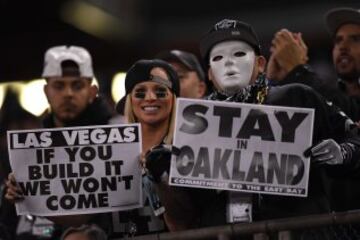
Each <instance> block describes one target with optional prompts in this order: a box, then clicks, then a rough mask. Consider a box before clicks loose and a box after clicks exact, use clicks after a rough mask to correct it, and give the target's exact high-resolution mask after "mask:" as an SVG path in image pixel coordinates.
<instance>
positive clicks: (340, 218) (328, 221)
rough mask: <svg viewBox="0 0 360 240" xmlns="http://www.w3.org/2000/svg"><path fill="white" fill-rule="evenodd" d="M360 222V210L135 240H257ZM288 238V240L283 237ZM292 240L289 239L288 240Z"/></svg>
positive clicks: (147, 236)
mask: <svg viewBox="0 0 360 240" xmlns="http://www.w3.org/2000/svg"><path fill="white" fill-rule="evenodd" d="M349 223H360V210H354V211H347V212H338V213H331V214H319V215H308V216H300V217H292V218H283V219H276V220H268V221H259V222H253V223H238V224H231V225H224V226H217V227H207V228H199V229H192V230H186V231H179V232H172V233H160V234H152V235H144V236H137V237H134V238H132V239H134V240H180V239H181V240H200V239H201V240H202V239H207V240H209V239H218V240H228V239H231V238H233V237H239V236H249V235H253V236H254V239H256V240H258V239H268V238H267V235H268V234H272V233H276V232H280V233H281V232H282V233H285V235H286V233H287V232H289V231H292V230H299V229H307V228H316V227H324V226H329V225H339V224H349ZM283 239H286V238H283ZM288 239H289V238H288Z"/></svg>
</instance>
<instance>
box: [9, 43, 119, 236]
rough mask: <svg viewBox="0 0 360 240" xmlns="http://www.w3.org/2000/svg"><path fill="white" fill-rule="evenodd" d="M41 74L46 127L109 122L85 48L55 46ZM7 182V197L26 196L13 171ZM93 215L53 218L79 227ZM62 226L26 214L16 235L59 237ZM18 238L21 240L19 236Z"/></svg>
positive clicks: (49, 52)
mask: <svg viewBox="0 0 360 240" xmlns="http://www.w3.org/2000/svg"><path fill="white" fill-rule="evenodd" d="M42 77H43V78H45V80H46V85H45V87H44V92H45V95H46V98H47V100H48V102H49V105H50V109H49V112H48V114H47V115H46V116H45V117H44V120H43V126H44V127H45V128H56V127H72V126H88V125H104V124H107V123H108V121H109V119H110V118H111V116H112V114H111V111H110V108H109V106H108V105H106V103H105V101H104V100H102V98H101V97H99V96H98V88H97V87H96V86H95V85H93V77H94V72H93V68H92V60H91V55H90V54H89V52H88V51H87V50H86V49H85V48H82V47H78V46H69V47H68V46H56V47H52V48H50V49H48V50H47V52H46V53H45V59H44V69H43V74H42ZM6 185H7V191H6V194H5V198H6V199H8V200H10V201H11V202H13V201H16V200H21V199H22V198H23V196H22V194H21V192H19V191H20V190H19V189H17V187H16V186H15V185H16V182H15V178H14V176H13V174H12V173H11V174H10V175H9V178H8V180H7V183H6ZM14 190H15V191H14ZM2 207H4V206H2ZM91 218H92V215H81V216H79V215H75V216H63V217H59V218H53V219H52V220H54V221H55V222H56V223H58V224H61V225H65V226H68V225H73V226H77V225H79V224H81V223H83V222H86V221H88V220H90V219H91ZM61 228H62V227H60V225H54V224H53V223H52V222H51V221H48V220H47V219H45V218H42V217H35V216H30V215H26V216H21V218H20V220H19V223H18V227H17V235H23V237H30V236H31V237H38V238H39V237H40V238H45V239H46V238H58V237H59V234H60V233H61ZM18 238H19V239H20V236H19V237H18Z"/></svg>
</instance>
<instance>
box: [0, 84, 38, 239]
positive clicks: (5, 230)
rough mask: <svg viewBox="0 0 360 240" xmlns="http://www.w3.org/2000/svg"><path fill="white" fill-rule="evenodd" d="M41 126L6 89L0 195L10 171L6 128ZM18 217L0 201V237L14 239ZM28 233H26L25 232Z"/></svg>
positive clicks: (0, 126) (0, 123) (0, 128)
mask: <svg viewBox="0 0 360 240" xmlns="http://www.w3.org/2000/svg"><path fill="white" fill-rule="evenodd" d="M40 126H41V121H40V119H39V118H38V117H36V116H34V115H32V114H31V113H29V112H27V111H26V110H25V109H23V108H22V107H21V106H20V103H19V101H18V95H17V94H16V92H14V91H13V90H12V89H7V91H6V95H5V100H4V102H3V106H2V108H1V111H0V163H1V164H0V176H1V180H2V181H1V182H2V184H1V186H0V196H1V198H3V197H4V193H3V191H4V190H5V181H4V180H5V179H6V178H7V176H8V174H9V173H10V172H11V169H10V163H9V156H8V145H7V135H6V131H8V130H20V129H34V128H39V127H40ZM18 220H19V218H18V217H17V216H16V212H15V208H14V205H13V204H10V203H9V202H8V201H6V200H5V199H1V201H0V232H1V234H0V239H4V240H6V239H15V235H16V227H17V223H18ZM27 234H28V233H27ZM19 235H20V234H18V236H17V239H21V238H22V237H25V236H19Z"/></svg>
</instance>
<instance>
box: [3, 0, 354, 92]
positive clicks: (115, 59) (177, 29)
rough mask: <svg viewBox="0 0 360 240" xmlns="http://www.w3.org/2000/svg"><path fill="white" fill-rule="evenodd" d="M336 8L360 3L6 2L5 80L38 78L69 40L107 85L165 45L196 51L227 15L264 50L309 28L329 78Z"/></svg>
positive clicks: (314, 59)
mask: <svg viewBox="0 0 360 240" xmlns="http://www.w3.org/2000/svg"><path fill="white" fill-rule="evenodd" d="M338 6H350V7H355V8H360V1H359V0H357V1H346V0H344V1H331V0H329V1H316V0H313V1H308V0H305V1H284V0H277V1H275V0H274V1H270V0H269V1H266V0H258V1H251V0H234V1H231V0H222V1H210V0H209V1H201V0H182V1H176V0H82V1H80V0H67V1H66V0H63V1H60V0H34V1H29V0H28V1H26V0H0V9H1V10H0V39H1V41H0V43H1V45H0V46H1V51H0V53H1V57H0V82H8V81H16V80H31V79H34V78H39V76H40V75H41V71H42V64H43V54H44V52H45V50H46V49H47V48H49V47H51V46H54V45H64V44H66V45H80V46H84V47H86V48H87V49H88V50H89V51H90V53H91V54H92V56H93V62H94V68H95V72H96V75H97V78H98V80H99V81H100V86H101V85H103V86H104V87H105V88H108V87H109V83H110V81H111V79H112V77H113V75H114V74H115V73H116V72H118V71H126V70H127V69H128V68H129V67H130V66H131V64H132V63H133V62H135V61H136V60H138V59H140V58H151V57H153V56H154V55H155V54H156V53H157V52H158V51H160V50H163V49H171V48H180V49H183V50H189V51H192V52H194V53H195V54H197V55H198V53H199V52H198V41H199V39H200V37H201V36H202V34H203V33H204V32H206V31H207V30H208V29H209V27H210V26H211V25H213V24H214V23H215V22H217V21H219V20H221V19H223V18H236V19H239V20H242V21H246V22H248V23H250V24H252V25H253V26H254V28H255V29H256V31H257V33H258V35H259V37H260V40H261V42H262V45H263V47H264V49H265V52H264V53H265V55H266V56H268V48H269V46H270V43H271V38H272V36H273V34H274V33H275V31H277V30H279V29H281V28H288V29H290V30H292V31H300V32H303V36H304V38H305V41H306V43H307V44H308V46H309V50H310V52H309V54H310V59H311V63H312V64H313V65H314V67H315V68H316V69H317V70H318V71H319V72H320V73H321V74H324V76H327V74H326V73H328V70H329V69H328V68H329V66H330V65H331V62H330V59H331V39H330V35H329V34H328V33H327V31H326V26H325V24H324V14H325V13H326V12H327V11H328V10H329V9H331V8H333V7H338ZM99 12H100V13H101V15H98V13H99ZM79 14H81V15H82V17H79ZM103 14H105V15H106V16H107V17H109V18H110V20H111V21H109V20H107V21H105V22H104V21H103V18H101V16H102V15H103ZM78 18H80V19H81V21H82V23H81V24H80V25H79V24H78V23H76V19H78ZM86 24H87V25H90V28H92V29H90V30H89V29H86V28H84V27H83V26H84V25H86Z"/></svg>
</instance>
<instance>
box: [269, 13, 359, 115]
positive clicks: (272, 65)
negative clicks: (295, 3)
mask: <svg viewBox="0 0 360 240" xmlns="http://www.w3.org/2000/svg"><path fill="white" fill-rule="evenodd" d="M325 20H326V24H327V27H328V29H329V32H330V33H331V36H332V38H333V43H334V45H333V51H332V56H333V63H334V67H335V70H336V73H337V75H338V86H337V88H333V87H332V86H330V85H329V84H327V83H326V81H324V80H322V79H320V78H319V77H318V76H317V75H316V74H315V73H314V71H313V70H312V69H311V67H310V66H309V65H308V64H307V61H308V56H307V46H306V44H305V43H304V41H303V39H302V36H301V33H293V32H290V31H289V30H287V29H282V30H280V31H278V32H277V33H276V34H275V36H274V39H273V41H272V47H271V56H270V59H269V63H268V67H267V77H268V78H269V79H270V80H273V81H275V83H276V84H281V85H283V84H287V83H295V82H297V83H303V84H306V85H309V86H311V87H313V88H314V89H315V90H318V92H319V93H321V94H323V95H324V96H325V97H326V98H327V99H328V100H330V101H332V102H333V103H334V104H336V105H337V106H338V107H340V108H341V109H342V110H343V111H344V112H345V113H346V114H347V115H348V116H349V117H351V118H352V120H354V121H356V122H358V121H359V120H360V102H359V101H360V100H359V96H360V91H359V89H360V87H359V77H360V52H359V51H360V41H359V40H358V38H359V37H358V36H359V35H360V12H359V10H356V9H352V8H335V9H332V10H331V11H329V12H328V13H327V14H326V17H325Z"/></svg>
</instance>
